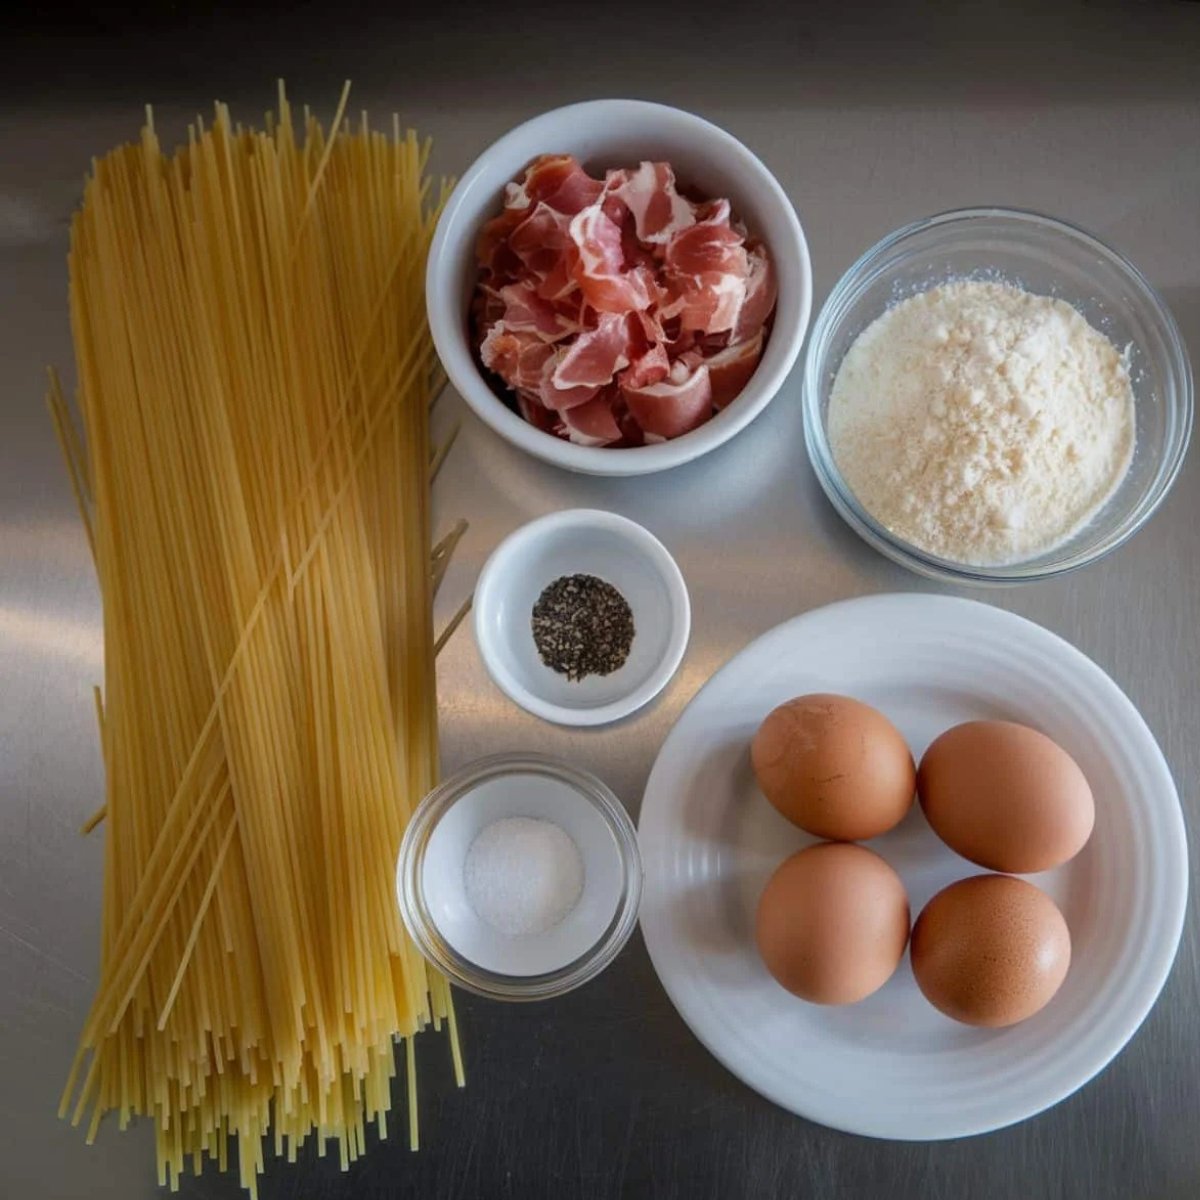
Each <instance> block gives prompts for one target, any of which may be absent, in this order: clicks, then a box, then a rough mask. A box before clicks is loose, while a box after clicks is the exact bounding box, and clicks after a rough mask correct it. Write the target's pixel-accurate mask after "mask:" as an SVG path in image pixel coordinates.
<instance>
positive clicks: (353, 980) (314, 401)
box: [50, 87, 462, 1193]
mask: <svg viewBox="0 0 1200 1200" xmlns="http://www.w3.org/2000/svg"><path fill="white" fill-rule="evenodd" d="M345 103H346V95H345V93H344V94H343V97H342V105H341V106H340V107H339V110H338V114H337V116H336V118H335V120H334V123H333V126H332V132H331V133H330V134H329V135H328V136H327V135H326V133H325V131H324V130H323V128H322V126H321V125H320V123H319V122H318V121H317V120H316V119H315V118H313V117H312V116H311V115H309V114H308V113H307V112H306V113H305V116H304V119H303V122H302V129H303V135H302V136H300V137H298V136H297V134H296V132H295V128H294V125H295V123H294V120H293V116H292V113H291V110H290V108H289V105H288V102H287V99H286V97H285V95H284V94H283V90H282V87H281V88H280V96H279V112H278V114H277V115H276V116H268V118H267V120H266V128H265V129H264V130H261V131H259V130H250V129H245V128H242V127H241V126H235V125H234V124H233V122H232V121H231V119H230V115H229V113H228V111H227V109H226V108H225V107H224V106H222V105H218V106H217V108H216V113H215V119H214V120H213V122H212V123H211V125H210V126H208V127H206V126H205V124H204V123H203V122H201V121H197V123H196V124H195V125H194V126H193V127H192V128H191V129H190V130H189V136H188V140H187V144H186V146H184V147H182V148H180V149H179V150H177V151H175V152H174V153H173V154H166V153H164V151H163V150H162V148H161V147H160V145H159V142H158V139H157V136H156V133H155V130H154V126H153V121H152V119H151V117H150V115H149V113H148V117H147V124H146V127H145V129H144V130H143V132H142V136H141V140H140V142H139V143H137V144H134V145H129V146H125V147H122V148H119V149H117V150H115V151H113V152H112V153H110V154H108V155H107V156H105V157H104V158H102V159H100V160H98V161H96V162H95V163H94V164H93V170H92V174H91V176H90V178H89V180H88V182H87V184H86V188H85V193H84V200H83V206H82V208H81V210H80V211H79V212H78V213H77V215H76V217H75V220H74V223H73V226H72V231H71V250H70V260H69V267H70V302H71V320H72V330H73V335H74V341H75V349H76V368H77V374H78V382H79V391H78V406H79V410H80V412H81V414H82V419H83V434H84V437H81V436H80V434H79V432H78V431H77V430H76V429H75V427H74V425H73V423H72V417H71V415H70V413H69V411H68V407H67V405H66V403H65V400H64V399H63V397H62V394H61V392H60V391H59V390H58V388H57V384H56V383H52V389H51V397H50V402H51V411H52V414H53V416H54V420H55V424H56V427H57V429H58V431H59V434H60V438H61V440H62V444H63V450H64V454H65V456H66V459H67V462H68V466H69V468H70V473H71V478H72V485H73V487H74V489H75V492H76V497H77V499H78V500H79V504H80V508H81V512H82V514H83V518H84V521H85V525H86V527H87V531H88V537H89V540H90V541H91V543H92V547H93V553H94V556H95V560H96V568H97V573H98V576H99V580H100V586H101V593H102V596H103V608H104V636H105V676H104V690H103V700H102V702H101V701H100V699H99V697H98V700H97V704H98V710H99V711H100V713H101V722H100V725H101V742H102V749H103V756H104V762H105V767H106V796H105V807H104V820H105V826H104V827H105V831H106V833H105V838H106V841H105V868H104V898H103V909H102V918H101V922H102V944H101V974H100V980H99V984H98V987H97V990H96V995H95V998H94V1000H93V1004H92V1007H91V1010H90V1012H89V1014H88V1017H87V1021H86V1023H85V1027H84V1030H83V1034H82V1038H81V1045H80V1051H79V1056H78V1057H77V1059H76V1064H75V1068H74V1069H73V1071H72V1075H71V1078H70V1080H69V1081H68V1084H67V1089H66V1093H65V1095H64V1100H63V1109H62V1111H63V1113H64V1114H66V1113H70V1115H71V1116H72V1118H73V1120H74V1121H76V1122H79V1121H81V1120H83V1119H84V1118H85V1117H86V1118H87V1119H88V1137H89V1140H90V1139H91V1138H92V1137H94V1136H95V1133H96V1129H97V1126H98V1124H99V1121H100V1119H101V1117H102V1116H103V1114H105V1113H106V1112H110V1111H115V1112H116V1113H117V1117H118V1120H119V1123H120V1125H121V1126H122V1127H124V1125H125V1124H126V1123H127V1122H128V1121H129V1120H130V1118H131V1117H133V1116H136V1115H148V1116H150V1117H152V1118H153V1120H154V1122H155V1124H156V1128H157V1145H158V1162H159V1177H160V1181H161V1182H169V1183H170V1184H171V1185H172V1186H173V1187H177V1186H178V1183H179V1179H180V1173H181V1171H182V1170H183V1169H184V1166H185V1162H186V1161H189V1160H190V1162H191V1163H192V1165H193V1167H194V1169H195V1170H197V1171H199V1170H200V1169H201V1167H202V1162H203V1158H204V1156H206V1155H208V1156H213V1157H215V1158H216V1159H217V1160H218V1162H219V1163H220V1165H221V1166H222V1168H223V1167H224V1166H225V1164H226V1162H227V1157H228V1152H229V1141H230V1139H231V1138H235V1139H236V1140H237V1143H238V1150H239V1169H240V1175H241V1180H242V1183H243V1184H244V1186H245V1187H246V1188H248V1189H249V1190H250V1191H251V1192H252V1193H253V1192H255V1190H256V1180H257V1175H258V1173H259V1172H260V1171H261V1169H262V1164H263V1138H264V1136H265V1135H266V1134H267V1133H268V1131H271V1132H273V1134H274V1142H275V1147H276V1149H277V1151H278V1152H282V1153H286V1154H287V1155H288V1156H289V1157H294V1155H295V1153H296V1151H297V1149H298V1148H299V1146H300V1145H301V1144H302V1143H303V1142H304V1140H305V1139H306V1138H307V1137H308V1136H309V1135H310V1134H314V1135H315V1136H316V1137H317V1138H318V1139H319V1143H320V1147H321V1149H322V1151H323V1150H324V1147H325V1142H326V1140H327V1139H335V1140H336V1141H337V1143H338V1147H339V1153H340V1156H341V1161H342V1163H343V1165H346V1164H348V1163H349V1162H350V1161H351V1160H352V1159H354V1158H355V1157H356V1156H357V1155H358V1154H359V1153H361V1152H362V1150H363V1148H364V1146H365V1131H366V1127H367V1125H369V1124H370V1123H375V1124H376V1125H377V1126H378V1129H379V1132H380V1134H381V1135H383V1134H385V1133H386V1113H387V1111H388V1109H389V1105H390V1093H391V1082H392V1078H393V1074H394V1061H395V1044H394V1040H395V1039H396V1038H402V1039H404V1046H405V1051H406V1062H407V1076H408V1117H409V1131H410V1139H411V1140H412V1142H413V1144H414V1146H415V1143H416V1133H417V1128H416V1103H415V1094H414V1089H415V1059H414V1057H413V1043H412V1038H413V1036H414V1035H415V1034H416V1033H417V1032H418V1031H419V1030H421V1029H423V1028H424V1027H425V1026H427V1025H428V1024H430V1023H432V1024H434V1025H435V1026H438V1027H440V1026H441V1025H442V1024H443V1022H445V1023H446V1024H447V1025H448V1027H449V1032H450V1040H451V1047H452V1051H453V1061H454V1065H455V1071H456V1074H457V1075H458V1078H459V1082H460V1084H461V1081H462V1080H461V1058H460V1056H459V1053H458V1046H457V1035H456V1031H455V1026H454V1014H453V1008H452V1006H451V1001H450V992H449V988H448V986H447V985H446V983H445V981H444V979H442V978H441V977H440V976H438V975H436V974H435V973H434V972H432V971H431V970H429V969H427V967H426V965H425V963H424V961H423V960H422V958H421V957H420V955H419V954H418V953H417V951H416V950H415V948H414V946H413V945H412V943H411V942H410V940H409V939H408V937H407V935H406V933H405V930H404V927H403V924H402V922H401V921H400V918H399V914H398V912H397V909H396V904H395V901H394V886H393V879H394V866H395V858H396V852H397V850H398V847H399V843H400V839H401V836H402V833H403V830H404V827H405V824H406V822H407V820H408V817H409V815H410V813H411V811H412V808H413V806H414V805H415V803H416V802H417V801H419V799H420V798H421V797H422V796H423V795H424V794H425V793H426V792H427V791H428V790H429V788H430V787H431V786H432V784H433V783H434V780H435V773H436V767H437V729H436V690H435V682H434V644H433V637H432V578H433V576H434V574H436V575H437V577H438V578H439V579H440V575H441V572H442V570H443V569H444V561H443V560H444V557H445V553H446V547H447V545H450V546H452V541H450V540H448V541H447V543H444V544H443V545H442V546H440V547H439V548H438V552H439V553H438V557H436V558H435V557H434V548H433V546H432V545H431V538H430V518H429V488H430V474H431V453H430V435H429V409H430V404H431V400H432V396H433V373H434V371H435V369H436V368H435V359H434V355H433V349H432V343H431V339H430V337H429V333H428V329H427V326H426V323H425V316H424V305H423V296H422V281H423V275H424V262H425V257H426V253H427V251H428V246H429V241H430V237H431V233H432V228H433V225H434V222H435V220H436V214H437V211H438V208H439V206H440V202H441V200H442V199H443V198H444V195H445V187H444V186H443V188H442V193H441V196H438V197H435V196H432V195H431V194H430V185H429V182H428V178H427V175H426V164H427V157H428V145H427V144H423V143H420V142H419V141H418V140H417V138H416V137H415V135H413V134H412V133H411V132H407V133H403V132H401V130H400V129H399V124H398V122H397V121H395V120H394V121H393V127H392V129H391V130H390V131H389V132H388V133H387V134H385V133H383V132H380V131H377V130H373V129H371V127H370V125H369V123H368V120H367V117H366V115H365V114H364V115H363V116H362V118H361V120H360V121H356V122H354V123H353V126H352V125H351V123H350V122H349V121H347V120H345V119H344V116H343V113H344V106H345ZM456 536H457V533H455V534H454V535H452V537H456Z"/></svg>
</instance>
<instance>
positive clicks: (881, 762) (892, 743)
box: [750, 693, 916, 841]
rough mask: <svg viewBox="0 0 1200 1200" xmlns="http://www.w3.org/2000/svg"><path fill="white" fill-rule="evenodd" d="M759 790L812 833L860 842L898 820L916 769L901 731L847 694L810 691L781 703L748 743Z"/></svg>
mask: <svg viewBox="0 0 1200 1200" xmlns="http://www.w3.org/2000/svg"><path fill="white" fill-rule="evenodd" d="M750 759H751V762H752V763H753V765H754V775H755V778H756V779H757V780H758V786H759V787H760V788H761V790H762V792H763V795H765V796H766V798H767V799H768V800H769V801H770V802H771V803H772V804H773V805H774V806H775V807H776V808H777V809H778V810H779V811H780V812H781V813H782V814H783V815H784V816H785V817H786V818H787V819H788V820H789V821H791V822H792V823H793V824H795V825H798V826H799V827H800V828H801V829H803V830H805V831H806V832H808V833H811V834H813V835H815V836H816V837H822V838H832V839H835V840H837V841H858V840H860V839H863V838H872V837H878V836H879V835H880V834H881V833H886V832H887V831H888V830H889V829H892V828H893V827H894V826H896V825H898V824H899V823H900V821H902V820H903V819H904V817H905V815H906V814H907V813H908V811H909V809H910V808H911V807H912V803H913V797H914V795H915V793H916V767H915V765H914V763H913V757H912V754H911V752H910V751H909V749H908V746H907V744H906V743H905V741H904V738H903V737H901V736H900V732H899V730H897V729H896V727H895V726H894V725H893V724H892V723H891V721H889V720H888V719H887V717H885V716H884V715H883V714H882V713H881V712H879V711H877V710H876V709H874V708H871V707H870V705H867V704H863V703H862V702H861V701H859V700H853V699H851V698H850V697H848V696H835V695H831V694H828V693H816V694H813V695H809V696H797V697H796V698H795V699H794V700H788V701H787V702H786V703H785V704H781V705H779V707H778V708H776V709H774V710H773V711H772V712H770V713H769V714H768V715H767V718H766V720H764V721H763V723H762V725H760V726H759V729H758V732H757V733H756V734H755V735H754V740H753V742H752V743H751V746H750Z"/></svg>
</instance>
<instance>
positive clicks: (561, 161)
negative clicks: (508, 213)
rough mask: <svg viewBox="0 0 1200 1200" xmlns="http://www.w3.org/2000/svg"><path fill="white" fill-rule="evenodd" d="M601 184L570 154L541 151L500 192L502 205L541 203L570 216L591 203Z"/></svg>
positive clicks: (517, 207)
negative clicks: (518, 178)
mask: <svg viewBox="0 0 1200 1200" xmlns="http://www.w3.org/2000/svg"><path fill="white" fill-rule="evenodd" d="M603 191H604V184H603V183H602V182H601V181H600V180H599V179H593V178H592V177H591V176H590V175H589V174H588V173H587V172H586V171H585V170H584V169H583V167H581V166H580V165H579V162H578V160H577V159H576V158H575V156H574V155H572V154H543V155H541V157H539V158H535V159H534V160H533V162H532V163H530V165H529V167H528V169H527V170H526V172H525V178H524V179H522V180H521V182H520V183H510V184H509V185H508V186H507V188H505V192H504V203H505V207H506V208H510V209H517V210H521V209H526V208H529V207H530V206H531V205H537V204H539V203H543V204H546V205H548V206H549V207H550V208H552V209H554V210H555V211H556V212H560V213H567V214H569V215H571V216H574V214H575V213H577V212H581V211H582V210H583V209H585V208H587V207H588V206H589V205H591V204H594V203H595V202H596V201H597V200H598V199H599V198H600V195H601V193H602V192H603Z"/></svg>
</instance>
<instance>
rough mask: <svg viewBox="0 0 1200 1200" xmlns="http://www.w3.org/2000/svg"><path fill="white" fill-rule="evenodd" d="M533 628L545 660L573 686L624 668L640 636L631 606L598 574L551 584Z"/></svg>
mask: <svg viewBox="0 0 1200 1200" xmlns="http://www.w3.org/2000/svg"><path fill="white" fill-rule="evenodd" d="M530 625H531V627H532V629H533V641H534V644H535V645H536V646H537V652H538V654H539V655H540V656H541V660H542V662H544V663H545V664H546V666H548V667H550V668H551V670H554V671H557V672H558V673H559V674H560V675H565V676H566V677H567V678H568V679H570V680H571V681H572V682H578V681H579V680H581V679H583V678H584V677H585V676H587V675H611V674H612V673H613V672H614V671H616V670H618V669H619V668H620V667H622V666H623V665H624V664H625V660H626V659H627V658H628V657H629V650H630V647H631V646H632V645H633V637H634V633H635V630H634V627H633V613H632V611H631V610H630V608H629V602H628V601H627V600H626V599H625V597H624V596H622V595H621V593H620V592H618V591H617V589H616V588H615V587H613V585H612V584H611V583H606V582H605V581H604V580H603V579H598V578H597V577H596V576H595V575H562V576H560V577H559V578H558V579H556V580H555V581H554V582H553V583H551V584H548V585H547V586H546V587H545V588H544V589H543V590H542V594H541V595H540V596H539V597H538V598H537V603H536V604H535V605H534V606H533V615H532V617H531V618H530Z"/></svg>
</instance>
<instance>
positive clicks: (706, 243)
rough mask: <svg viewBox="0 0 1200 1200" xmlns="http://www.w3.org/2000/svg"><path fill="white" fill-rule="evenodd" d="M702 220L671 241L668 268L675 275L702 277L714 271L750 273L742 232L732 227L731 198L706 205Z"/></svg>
mask: <svg viewBox="0 0 1200 1200" xmlns="http://www.w3.org/2000/svg"><path fill="white" fill-rule="evenodd" d="M705 209H706V211H705V212H704V216H703V219H702V220H698V221H696V222H695V223H694V224H692V225H689V226H688V227H687V228H686V229H681V230H680V231H679V232H678V233H676V234H675V235H674V236H673V237H672V238H671V240H670V241H669V242H668V243H667V251H666V263H667V271H668V273H670V274H671V275H675V276H687V275H691V276H700V275H709V274H713V273H721V274H729V275H737V276H739V277H740V278H742V279H745V278H746V276H747V275H748V274H749V266H748V264H747V260H746V251H745V249H744V248H743V246H742V242H743V240H744V239H743V238H742V235H741V234H740V233H738V232H737V231H736V230H735V229H733V228H731V227H730V224H729V201H728V200H717V201H715V202H712V203H710V204H708V205H706V206H705Z"/></svg>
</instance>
